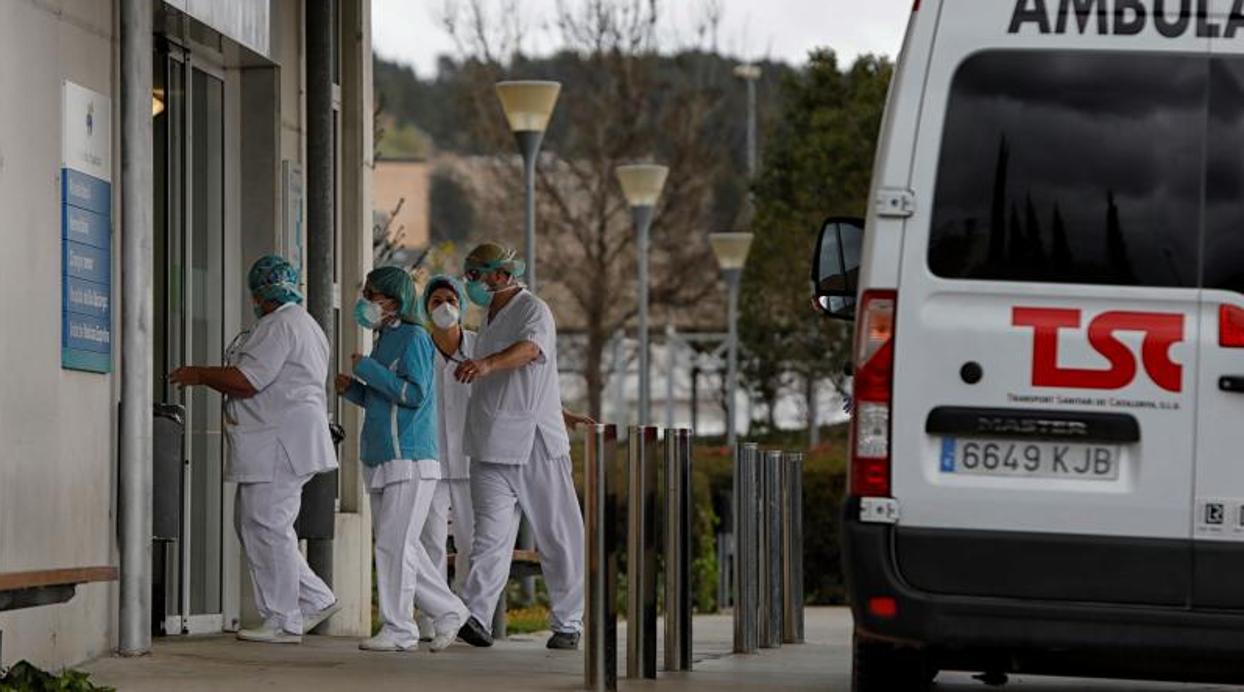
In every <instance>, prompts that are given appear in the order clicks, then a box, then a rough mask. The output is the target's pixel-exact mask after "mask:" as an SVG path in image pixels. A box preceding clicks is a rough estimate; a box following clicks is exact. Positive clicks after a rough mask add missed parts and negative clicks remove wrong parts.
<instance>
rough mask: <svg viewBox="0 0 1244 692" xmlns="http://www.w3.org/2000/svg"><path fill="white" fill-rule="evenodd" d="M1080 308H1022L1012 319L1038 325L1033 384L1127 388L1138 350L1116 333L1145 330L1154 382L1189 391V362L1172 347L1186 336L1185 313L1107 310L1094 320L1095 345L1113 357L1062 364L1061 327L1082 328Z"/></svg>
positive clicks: (1145, 356)
mask: <svg viewBox="0 0 1244 692" xmlns="http://www.w3.org/2000/svg"><path fill="white" fill-rule="evenodd" d="M1080 312H1081V311H1080V310H1077V309H1070V308H1032V307H1016V308H1014V309H1013V311H1012V313H1011V324H1012V325H1014V326H1016V327H1031V328H1032V335H1033V336H1032V338H1033V342H1032V386H1034V387H1063V388H1075V389H1122V388H1124V387H1126V386H1128V385H1130V384H1131V383H1132V382H1133V381H1134V380H1135V379H1136V369H1137V368H1136V354H1134V353H1132V350H1131V349H1130V348H1128V346H1127V344H1124V343H1123V342H1122V341H1120V340H1119V339H1118V337H1116V336H1115V333H1116V332H1141V333H1143V334H1144V340H1143V341H1142V342H1141V349H1140V360H1141V362H1142V363H1143V364H1144V367H1145V373H1146V374H1147V375H1148V376H1149V378H1150V379H1151V380H1153V383H1154V384H1156V385H1157V386H1159V387H1161V388H1162V389H1165V390H1166V391H1168V392H1175V393H1179V392H1181V391H1182V390H1183V366H1181V365H1180V364H1179V363H1176V362H1175V361H1173V360H1171V354H1170V349H1171V347H1172V346H1174V345H1175V344H1178V343H1180V342H1181V341H1183V339H1184V316H1183V315H1182V314H1179V313H1161V312H1125V311H1110V312H1103V313H1101V314H1100V315H1098V316H1096V317H1094V318H1093V319H1092V321H1091V322H1089V325H1088V332H1087V338H1088V342H1089V345H1090V346H1092V347H1093V350H1095V351H1097V352H1098V353H1099V354H1101V355H1102V356H1103V357H1104V358H1105V359H1106V360H1107V361H1109V362H1110V367H1108V368H1105V369H1093V368H1064V367H1060V366H1059V364H1058V332H1059V330H1062V329H1079V328H1080Z"/></svg>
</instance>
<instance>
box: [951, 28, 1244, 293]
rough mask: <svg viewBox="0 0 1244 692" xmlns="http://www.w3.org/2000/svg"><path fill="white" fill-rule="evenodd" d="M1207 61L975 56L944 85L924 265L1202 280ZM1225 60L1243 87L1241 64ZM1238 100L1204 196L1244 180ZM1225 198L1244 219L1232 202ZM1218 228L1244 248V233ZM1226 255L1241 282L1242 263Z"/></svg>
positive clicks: (963, 270)
mask: <svg viewBox="0 0 1244 692" xmlns="http://www.w3.org/2000/svg"><path fill="white" fill-rule="evenodd" d="M1209 63H1210V61H1209V60H1208V59H1207V58H1205V57H1204V56H1181V55H1171V54H1165V55H1163V54H1136V53H1088V52H1072V51H1066V52H1051V51H1043V52H1016V51H994V52H986V53H981V54H977V55H975V56H973V57H972V58H969V59H968V60H967V61H965V62H964V63H963V65H962V66H961V67H960V68H959V70H958V72H957V74H956V76H955V79H954V81H953V84H952V87H951V96H950V101H949V106H948V112H947V117H946V126H945V131H944V136H943V141H942V150H941V154H940V159H939V163H938V176H937V185H936V191H935V195H934V205H933V219H932V229H931V231H930V239H929V253H928V263H929V267H930V269H931V270H932V271H933V273H934V274H936V275H938V276H941V277H944V278H951V279H979V280H1002V281H1024V282H1045V283H1077V284H1113V285H1146V286H1167V287H1185V286H1186V287H1192V286H1196V285H1198V282H1199V276H1198V265H1199V256H1198V254H1199V252H1198V251H1199V248H1200V246H1201V242H1200V234H1201V228H1202V219H1201V208H1202V200H1203V199H1204V198H1205V170H1206V166H1205V160H1206V117H1207V102H1208V81H1209V70H1210V66H1209ZM1221 69H1222V70H1223V72H1224V74H1223V79H1227V78H1230V79H1231V80H1234V81H1233V82H1232V83H1233V84H1234V85H1235V86H1236V89H1237V90H1239V89H1241V88H1244V72H1241V70H1240V69H1238V65H1237V66H1236V67H1235V68H1231V67H1222V68H1221ZM1241 104H1244V99H1241V100H1234V99H1233V103H1232V106H1233V107H1234V108H1235V111H1234V112H1231V113H1227V112H1224V113H1223V114H1222V117H1223V120H1224V127H1226V123H1227V121H1230V126H1231V127H1234V132H1233V137H1234V138H1235V139H1234V143H1233V144H1231V145H1229V146H1225V147H1222V150H1221V151H1219V152H1217V153H1218V154H1219V155H1218V156H1216V157H1214V158H1212V159H1211V163H1213V161H1218V160H1219V159H1221V161H1219V162H1220V163H1221V164H1222V165H1223V166H1226V167H1228V168H1231V170H1232V177H1231V180H1230V181H1229V182H1221V183H1215V184H1214V186H1212V189H1211V190H1210V194H1211V198H1212V196H1213V195H1214V194H1221V196H1222V197H1223V198H1224V201H1226V200H1227V199H1228V198H1234V199H1237V200H1238V199H1240V193H1241V192H1244V190H1242V189H1241V186H1244V180H1241V175H1240V170H1241V160H1244V154H1242V153H1241V152H1244V129H1242V128H1241V127H1240V125H1241V124H1242V123H1240V121H1239V118H1240V114H1239V109H1240V105H1241ZM1228 110H1229V109H1228ZM1210 141H1211V142H1214V144H1215V148H1217V147H1218V145H1219V143H1218V142H1217V141H1215V140H1214V139H1213V138H1211V139H1210ZM1211 177H1213V174H1212V172H1211ZM1216 213H1217V214H1218V216H1220V217H1222V219H1221V223H1222V224H1224V225H1226V224H1233V223H1234V224H1235V228H1244V226H1241V225H1240V224H1239V223H1238V220H1241V219H1238V217H1239V216H1240V214H1241V212H1240V210H1239V208H1238V205H1232V207H1231V209H1230V210H1227V209H1223V210H1220V211H1219V212H1216ZM1224 242H1229V244H1230V245H1231V247H1232V248H1234V249H1235V250H1236V252H1235V256H1236V257H1240V256H1241V255H1244V234H1241V233H1236V234H1234V236H1233V237H1232V239H1231V240H1230V241H1224ZM1212 254H1213V253H1212V251H1211V255H1212ZM1224 264H1230V263H1229V262H1224ZM1217 271H1218V273H1219V274H1225V273H1230V272H1231V271H1234V272H1236V273H1237V274H1238V275H1239V278H1240V279H1241V283H1244V270H1242V269H1240V268H1239V267H1238V266H1234V267H1230V269H1227V268H1226V267H1224V268H1223V269H1221V270H1217Z"/></svg>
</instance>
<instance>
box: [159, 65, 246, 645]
mask: <svg viewBox="0 0 1244 692" xmlns="http://www.w3.org/2000/svg"><path fill="white" fill-rule="evenodd" d="M209 52H210V51H209ZM163 55H164V58H165V59H166V60H167V61H168V70H169V72H170V73H171V72H173V71H177V72H179V73H180V79H181V86H182V90H181V91H182V93H181V94H180V98H181V99H182V102H181V104H180V105H179V108H180V110H179V111H178V115H180V127H179V128H177V134H178V135H179V139H180V142H179V143H178V146H177V147H176V151H178V152H179V153H180V160H173V157H170V161H169V168H170V170H172V169H173V168H174V167H176V168H177V169H178V173H177V174H176V176H175V177H174V176H173V175H170V176H167V179H168V180H170V181H171V180H173V179H176V180H177V181H178V182H179V184H180V185H179V189H173V185H172V184H170V186H169V189H168V190H166V194H169V195H170V197H171V196H173V195H180V199H179V200H177V204H178V205H179V207H180V214H179V219H180V221H181V225H180V227H178V228H172V227H167V229H166V232H167V233H168V234H169V235H170V236H172V235H173V234H177V236H178V241H177V243H169V244H168V245H167V249H166V251H167V252H169V253H170V255H169V256H166V257H165V258H163V259H164V260H165V261H168V260H169V259H170V258H171V255H172V253H173V248H174V247H175V248H176V249H177V250H179V251H180V255H179V257H178V260H179V262H178V264H179V265H180V267H181V271H180V275H179V276H176V277H170V283H169V284H168V285H166V286H165V287H164V290H166V291H168V290H170V288H172V286H173V284H172V280H174V279H175V280H176V281H177V293H178V296H179V298H180V306H179V314H180V316H181V318H182V319H181V324H180V325H171V329H169V330H168V333H170V334H171V333H177V335H178V339H179V341H180V349H179V350H178V353H176V354H175V356H176V360H177V361H179V362H178V363H175V364H187V363H185V360H186V357H187V352H188V351H189V350H190V347H191V344H192V340H191V337H192V336H193V329H194V320H193V319H191V316H190V310H191V308H192V306H193V304H194V299H195V295H194V292H193V271H192V268H193V260H194V244H193V238H194V233H195V228H194V224H195V220H194V185H193V177H192V171H194V170H195V169H194V146H193V138H194V134H195V130H194V127H195V122H194V83H193V79H194V72H195V70H198V71H200V72H203V73H204V74H205V75H207V76H209V77H212V78H214V79H216V80H218V81H220V82H221V87H222V108H221V112H220V117H221V119H222V133H223V129H224V127H226V126H227V125H226V121H225V114H226V112H227V109H225V108H224V107H223V98H225V97H226V95H227V89H225V86H226V73H225V70H224V69H223V68H222V67H221V66H220V65H219V64H217V63H214V62H211V61H208V60H205V59H204V58H202V57H200V56H199V55H198V54H197V53H196V54H193V55H192V53H191V51H190V50H189V49H188V48H186V47H185V46H182V45H180V44H178V43H176V42H173V41H171V40H169V41H166V43H165V46H164V50H163ZM169 81H170V82H171V81H172V80H171V79H170V80H169ZM166 99H168V101H167V102H168V103H169V104H170V105H169V107H168V108H169V111H168V112H169V113H170V114H172V113H173V109H172V107H171V100H172V90H171V89H166ZM169 130H170V138H171V137H172V134H171V133H172V132H173V128H169ZM221 145H222V147H224V145H225V141H224V138H223V137H222V142H221ZM169 150H170V151H173V150H174V147H172V146H171V145H170V147H169ZM222 156H224V153H222ZM227 161H228V159H227V158H226V159H225V164H224V165H223V166H222V178H224V177H226V176H227V175H228V172H227ZM221 193H222V206H223V205H224V204H226V203H227V201H226V200H227V198H226V197H225V187H224V185H223V180H222V189H221ZM221 233H222V238H221V242H222V245H223V242H224V238H223V235H224V234H225V233H227V229H226V228H225V224H224V216H223V213H222V229H221ZM223 261H224V259H223V256H222V262H223ZM222 299H223V296H222ZM222 304H223V303H222ZM222 338H223V334H222ZM221 347H222V348H223V343H222V344H221ZM178 399H179V403H181V404H182V405H183V406H185V410H186V421H187V423H189V421H191V420H193V415H194V402H193V400H192V398H191V397H190V396H188V395H187V393H186V392H185V391H184V390H183V391H182V392H181V393H179V395H178ZM222 452H223V447H222ZM190 456H191V449H190V434H189V431H187V434H186V435H185V436H184V437H183V440H182V486H181V491H182V498H181V527H180V534H181V535H180V538H179V540H178V541H177V559H176V561H173V562H170V563H168V565H169V567H170V568H171V567H172V565H173V564H175V565H176V569H175V573H174V574H172V575H169V576H170V578H169V579H168V581H167V582H166V583H168V584H169V585H170V586H171V588H170V591H169V593H168V595H169V596H173V597H174V599H173V600H175V602H176V603H177V614H171V615H166V616H165V618H164V623H163V629H164V633H165V635H166V636H174V635H177V634H181V635H193V634H213V633H219V632H222V631H223V630H224V625H225V622H226V620H227V618H226V614H229V615H230V618H228V619H231V620H232V621H234V622H236V621H237V620H238V610H239V609H240V606H239V604H238V603H236V602H230V601H232V600H233V599H226V593H227V592H228V589H226V588H225V578H226V575H225V572H224V565H225V564H226V562H227V561H228V560H227V558H226V556H225V552H226V550H228V549H229V548H230V547H231V546H230V542H229V541H228V539H227V536H228V535H229V534H228V531H229V528H230V527H229V526H228V517H229V516H230V515H231V514H232V512H231V511H229V510H230V507H231V506H232V503H233V499H232V497H231V496H229V494H228V493H226V492H225V486H226V484H225V482H224V480H223V478H222V479H221V512H220V514H221V516H220V535H221V550H220V560H219V564H217V565H216V568H217V569H218V570H219V571H220V575H219V577H218V584H219V590H220V593H219V597H220V599H219V600H220V612H218V613H203V614H192V613H191V591H192V589H191V585H192V580H194V579H195V578H196V575H195V573H194V570H193V569H192V565H191V560H192V558H191V555H192V552H193V551H192V548H193V545H192V542H193V540H192V535H193V526H192V512H191V509H192V507H191V502H192V498H193V490H194V488H193V474H192V473H191V468H190V464H191V458H190ZM222 464H223V458H222ZM222 468H223V466H222Z"/></svg>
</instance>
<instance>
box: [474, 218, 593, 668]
mask: <svg viewBox="0 0 1244 692" xmlns="http://www.w3.org/2000/svg"><path fill="white" fill-rule="evenodd" d="M523 269H524V264H523V262H522V261H521V260H519V259H518V258H517V257H516V256H515V253H514V251H513V250H511V249H509V248H505V247H502V246H500V245H497V244H493V243H488V244H484V245H480V246H479V247H477V248H475V249H474V250H473V251H471V254H470V255H468V256H467V259H466V264H465V274H466V278H467V281H468V283H467V296H468V297H469V298H470V299H471V301H472V302H474V303H476V304H478V305H481V306H485V307H486V308H487V309H488V317H487V320H486V321H485V323H484V325H483V327H482V328H481V329H480V332H479V336H478V337H477V338H476V341H475V353H474V354H473V358H472V359H471V360H468V361H466V362H465V363H461V364H459V365H458V367H457V369H456V370H455V372H454V375H455V378H456V379H458V381H460V382H465V383H468V384H471V385H472V390H471V402H470V405H469V406H468V407H467V426H466V434H465V437H464V442H465V445H464V449H465V451H466V454H467V456H469V457H471V491H472V499H473V501H474V505H475V542H474V544H473V545H472V550H471V570H470V572H469V573H468V575H467V582H466V586H465V589H464V592H463V596H464V600H465V601H466V603H467V606H468V607H469V608H470V609H471V619H470V620H468V621H467V623H466V624H465V625H463V627H462V630H461V631H460V632H459V636H460V637H461V638H462V639H463V640H464V641H466V642H467V643H469V644H472V645H474V646H491V645H492V632H491V630H490V626H491V623H492V617H493V611H494V610H495V608H496V605H497V599H498V597H499V596H500V594H501V590H502V589H503V588H504V587H505V584H506V582H507V580H508V578H509V572H510V561H511V559H512V557H513V549H514V536H515V534H516V532H517V530H518V522H519V518H520V516H521V515H520V511H521V512H522V513H525V514H526V515H527V517H528V518H529V519H530V521H531V528H532V532H533V534H534V537H535V542H536V549H537V550H538V551H539V554H540V567H541V571H542V573H543V576H544V582H545V585H546V586H547V587H548V593H549V600H550V601H551V605H552V608H551V611H552V612H551V622H550V625H551V626H552V629H553V636H552V637H550V638H549V641H548V644H547V645H548V648H550V649H575V648H578V645H579V633H580V631H581V630H582V629H583V570H584V564H583V559H584V555H583V549H584V547H583V513H582V511H581V510H580V508H579V499H578V496H577V495H576V494H575V488H574V481H573V479H572V477H571V464H570V439H569V437H568V436H567V434H566V427H567V422H570V423H572V424H573V423H574V422H576V421H577V420H579V419H578V418H577V417H572V416H570V415H568V414H567V415H566V416H565V417H563V411H562V404H561V388H560V383H559V381H558V375H557V328H556V326H555V325H554V323H553V313H552V312H551V311H550V310H549V307H548V305H546V304H545V302H544V301H543V300H540V299H539V298H538V297H536V296H535V295H533V294H532V293H531V292H530V291H528V290H526V289H525V288H523V286H522V285H521V284H520V283H518V281H517V277H519V276H521V275H522V273H523Z"/></svg>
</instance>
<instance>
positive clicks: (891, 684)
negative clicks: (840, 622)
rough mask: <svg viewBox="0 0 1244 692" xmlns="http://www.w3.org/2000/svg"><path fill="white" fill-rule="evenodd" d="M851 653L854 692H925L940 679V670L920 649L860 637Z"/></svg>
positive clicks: (854, 642)
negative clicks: (935, 680)
mask: <svg viewBox="0 0 1244 692" xmlns="http://www.w3.org/2000/svg"><path fill="white" fill-rule="evenodd" d="M851 650H852V665H851V691H852V692H894V691H895V690H904V691H910V692H925V690H928V689H929V688H930V686H931V685H932V683H933V678H935V677H936V676H937V669H936V668H935V667H933V666H932V665H930V662H929V660H928V657H927V656H925V655H924V653H923V652H921V651H920V650H919V649H912V648H904V647H898V646H895V645H893V644H890V643H888V642H880V641H873V640H869V639H864V638H861V637H860V636H859V635H858V634H857V635H855V637H854V638H853V639H852V642H851Z"/></svg>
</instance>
